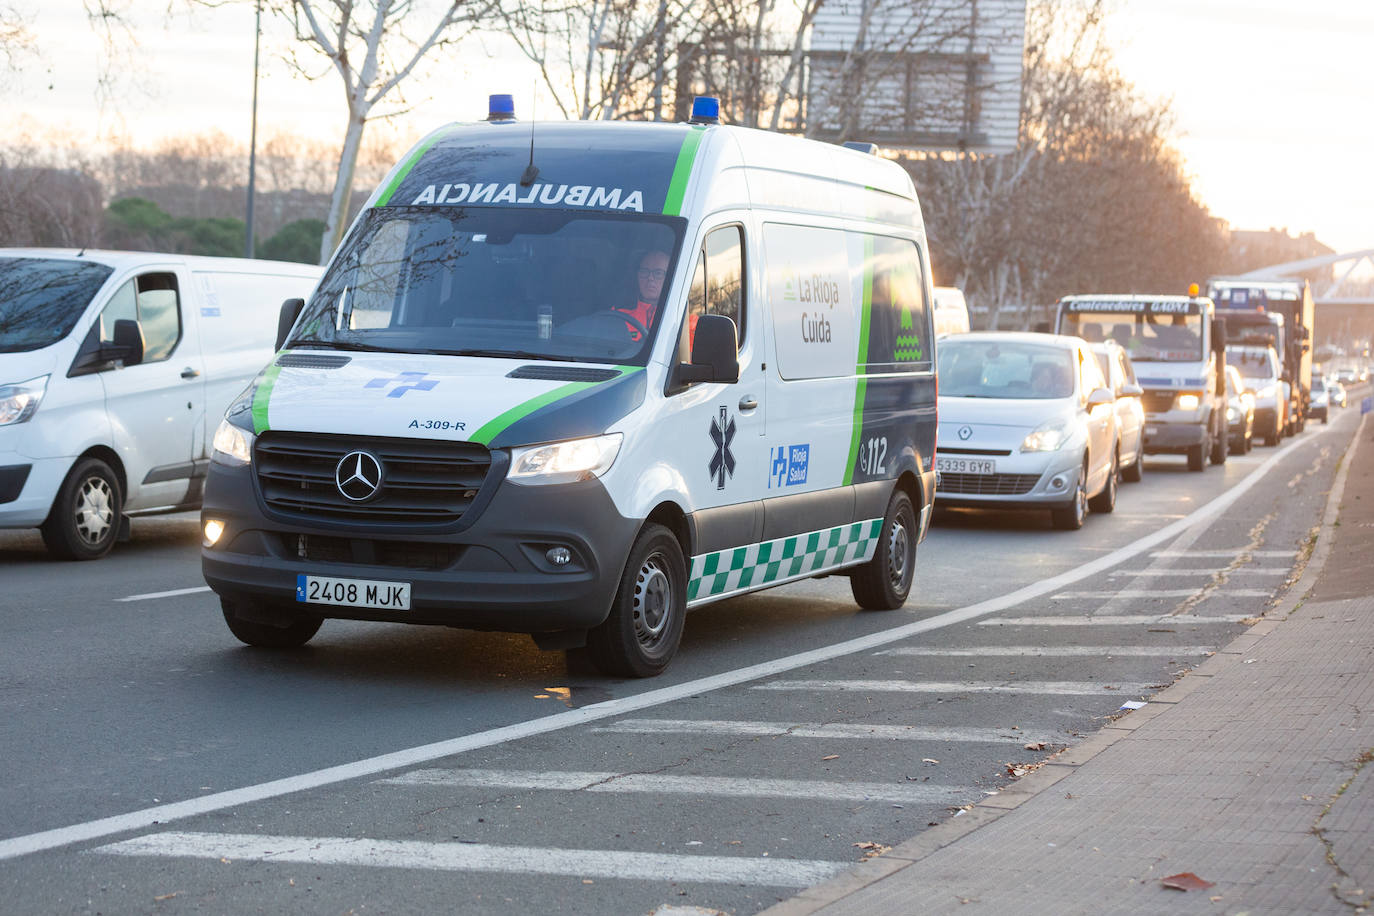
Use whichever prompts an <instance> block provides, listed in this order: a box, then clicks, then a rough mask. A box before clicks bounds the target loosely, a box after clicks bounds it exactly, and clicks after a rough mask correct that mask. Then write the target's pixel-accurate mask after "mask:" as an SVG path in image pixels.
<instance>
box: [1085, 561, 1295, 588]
mask: <svg viewBox="0 0 1374 916" xmlns="http://www.w3.org/2000/svg"><path fill="white" fill-rule="evenodd" d="M1292 571H1293V569H1292V567H1289V566H1242V567H1240V568H1238V569H1226V568H1225V567H1222V568H1220V569H1198V568H1180V567H1177V566H1176V567H1174V568H1173V569H1114V570H1112V572H1111V575H1112V576H1132V577H1134V576H1204V575H1205V576H1211V575H1215V574H1217V573H1222V572H1224V573H1226V575H1228V576H1286V575H1288V574H1289V573H1291V572H1292ZM1227 594H1230V592H1227Z"/></svg>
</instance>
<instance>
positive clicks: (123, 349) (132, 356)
mask: <svg viewBox="0 0 1374 916" xmlns="http://www.w3.org/2000/svg"><path fill="white" fill-rule="evenodd" d="M101 356H103V357H104V358H105V359H118V360H123V362H124V365H125V366H137V365H138V364H139V363H141V362H143V330H142V329H141V328H140V327H139V326H138V322H137V321H134V320H133V319H132V318H120V319H119V320H118V321H116V322H115V325H114V346H112V347H102V348H101Z"/></svg>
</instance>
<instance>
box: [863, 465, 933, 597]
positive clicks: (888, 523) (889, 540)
mask: <svg viewBox="0 0 1374 916" xmlns="http://www.w3.org/2000/svg"><path fill="white" fill-rule="evenodd" d="M920 536H921V533H920V531H919V530H918V529H917V527H916V510H915V509H913V508H912V506H911V497H910V496H907V495H906V492H905V491H904V490H894V491H893V493H892V498H891V499H889V500H888V501H887V513H886V514H885V515H884V516H883V527H882V529H881V530H880V531H879V532H878V549H877V550H876V551H874V552H873V559H871V560H869V561H868V562H867V563H865V564H864V565H863V566H860V567H858V568H857V569H855V570H854V571H853V572H852V573H850V574H849V590H850V591H851V592H853V593H854V601H855V602H857V603H858V605H859V607H861V608H863V609H864V610H866V611H895V610H896V609H897V608H899V607H901V606H902V605H904V604H906V599H907V595H909V594H911V583H912V580H913V579H914V578H915V568H916V541H917V540H918V539H919V538H920Z"/></svg>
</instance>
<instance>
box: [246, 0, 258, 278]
mask: <svg viewBox="0 0 1374 916" xmlns="http://www.w3.org/2000/svg"><path fill="white" fill-rule="evenodd" d="M260 44H262V0H258V2H257V15H256V17H255V19H254V22H253V126H252V129H251V130H250V132H249V138H248V212H247V214H246V215H245V216H244V219H243V221H244V223H245V224H246V228H245V230H244V240H243V256H244V257H245V258H251V257H252V256H253V182H254V179H255V178H256V177H257V170H258V46H259V45H260Z"/></svg>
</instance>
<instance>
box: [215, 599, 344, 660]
mask: <svg viewBox="0 0 1374 916" xmlns="http://www.w3.org/2000/svg"><path fill="white" fill-rule="evenodd" d="M219 606H220V610H222V611H223V612H224V622H225V623H226V624H228V625H229V632H230V633H233V634H234V635H235V636H236V637H238V640H239V642H241V643H244V644H245V645H249V646H258V647H259V648H263V649H298V648H300V647H301V646H303V645H305V644H306V643H308V642H310V638H311V637H312V636H314V635H315V634H316V633H318V632H319V630H320V625H321V624H322V623H324V621H323V620H321V619H320V618H319V617H300V616H297V615H296V614H294V613H292V612H291V611H288V610H286V609H284V608H283V609H282V610H281V611H280V612H276V611H274V609H273V607H272V606H271V605H269V604H267V603H266V602H259V601H256V600H255V599H252V598H225V597H221V598H220V599H219Z"/></svg>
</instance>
